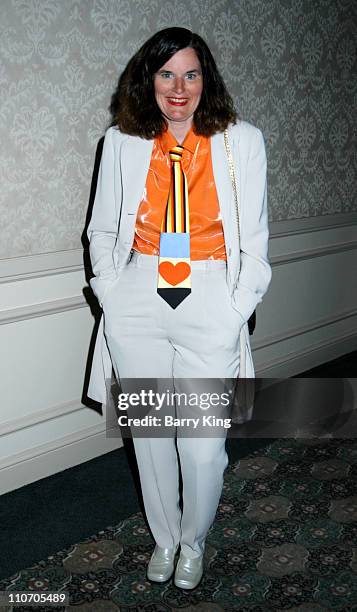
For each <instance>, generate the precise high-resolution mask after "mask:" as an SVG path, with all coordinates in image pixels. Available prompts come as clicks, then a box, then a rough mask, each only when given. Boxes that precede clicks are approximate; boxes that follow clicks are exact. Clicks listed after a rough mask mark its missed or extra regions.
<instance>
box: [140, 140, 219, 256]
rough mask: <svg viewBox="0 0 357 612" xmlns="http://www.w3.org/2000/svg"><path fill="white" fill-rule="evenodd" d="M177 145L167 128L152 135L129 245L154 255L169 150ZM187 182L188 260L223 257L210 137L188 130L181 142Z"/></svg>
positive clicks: (164, 200) (167, 180) (167, 184)
mask: <svg viewBox="0 0 357 612" xmlns="http://www.w3.org/2000/svg"><path fill="white" fill-rule="evenodd" d="M176 145H177V141H176V139H175V137H174V136H173V135H172V134H171V132H170V131H169V130H167V131H166V132H164V134H162V135H161V136H159V137H158V138H155V140H154V145H153V150H152V155H151V161H150V167H149V172H148V175H147V179H146V185H145V189H144V193H143V196H142V199H141V202H140V205H139V209H138V214H137V218H136V226H135V238H134V244H133V248H134V249H135V251H139V252H140V253H144V254H146V255H158V254H159V243H160V228H161V222H162V219H163V216H164V212H165V207H166V204H167V197H168V193H169V187H170V175H171V161H170V158H169V150H170V149H171V148H172V147H174V146H176ZM181 146H183V147H184V151H183V154H182V167H183V170H184V172H185V174H186V178H187V184H188V197H189V208H190V248H191V259H192V260H205V259H227V256H226V248H225V243H224V236H223V227H222V220H221V211H220V207H219V202H218V197H217V192H216V186H215V183H214V177H213V169H212V159H211V142H210V138H206V137H204V136H197V135H196V134H195V133H194V132H193V130H192V129H191V130H190V131H189V132H188V134H187V136H186V138H185V140H184V142H183V143H182V145H181Z"/></svg>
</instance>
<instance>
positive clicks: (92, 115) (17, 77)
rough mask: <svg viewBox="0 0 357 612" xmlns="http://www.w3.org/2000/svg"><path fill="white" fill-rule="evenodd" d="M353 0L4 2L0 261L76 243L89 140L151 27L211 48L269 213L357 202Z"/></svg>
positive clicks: (90, 157) (325, 209)
mask: <svg viewBox="0 0 357 612" xmlns="http://www.w3.org/2000/svg"><path fill="white" fill-rule="evenodd" d="M356 6H357V5H356V3H355V2H354V0H180V2H179V3H177V4H175V3H173V2H171V1H168V0H167V1H166V0H2V2H1V22H0V94H1V101H0V142H1V145H0V147H1V148H0V180H1V190H0V215H1V228H2V231H1V243H0V244H1V246H0V257H16V256H19V255H27V254H31V253H44V252H52V251H56V250H66V249H71V248H77V247H80V246H81V242H80V235H81V232H82V230H83V225H84V220H85V213H86V208H87V204H88V197H89V190H90V180H91V175H92V169H93V163H94V156H95V150H96V144H97V141H98V139H99V138H100V136H101V135H102V134H103V132H104V129H105V127H106V124H107V121H108V118H109V117H108V113H107V108H108V104H109V102H110V96H111V94H112V92H113V89H114V87H115V86H116V82H117V78H118V75H119V73H120V72H121V71H122V70H123V68H124V66H125V64H126V62H127V60H128V59H129V58H130V56H131V55H132V54H133V53H134V52H135V51H136V49H137V48H138V47H139V45H140V44H141V43H143V42H144V40H145V39H147V38H148V37H149V36H150V35H151V34H153V33H154V32H155V31H156V30H158V29H161V28H163V27H167V26H171V25H181V26H186V27H189V28H191V29H193V30H194V31H196V32H198V33H199V34H201V35H202V36H203V37H204V38H205V39H206V40H207V42H208V44H209V45H210V47H211V49H212V51H213V53H214V55H215V57H216V59H217V62H218V64H219V67H220V69H221V70H222V73H223V75H224V77H225V79H226V82H227V85H228V88H229V90H230V91H231V93H232V94H233V96H234V99H235V102H236V106H237V110H238V112H239V114H240V116H241V118H243V119H246V120H247V121H250V122H252V123H254V124H255V125H257V126H258V127H259V128H261V129H262V131H263V133H264V136H265V139H266V145H267V153H268V164H269V206H270V219H271V220H280V219H294V218H297V217H309V216H315V215H324V214H334V213H338V212H348V211H352V210H356V209H357V197H356V195H357V193H356V191H357V189H356V125H355V106H356V99H357V79H356V56H355V51H356V47H357V23H356V21H357V20H356Z"/></svg>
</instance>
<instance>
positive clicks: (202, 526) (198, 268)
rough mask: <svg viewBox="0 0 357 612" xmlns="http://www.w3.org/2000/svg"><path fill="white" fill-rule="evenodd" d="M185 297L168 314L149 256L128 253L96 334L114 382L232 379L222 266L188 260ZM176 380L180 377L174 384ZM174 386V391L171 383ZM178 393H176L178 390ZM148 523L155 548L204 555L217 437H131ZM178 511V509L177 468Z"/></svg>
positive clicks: (221, 445)
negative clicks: (105, 350) (188, 281)
mask: <svg viewBox="0 0 357 612" xmlns="http://www.w3.org/2000/svg"><path fill="white" fill-rule="evenodd" d="M191 264H192V277H191V279H192V292H191V294H190V295H189V296H188V297H187V298H186V299H185V300H184V301H183V302H182V303H181V304H180V305H179V306H178V307H177V308H176V309H172V308H171V307H170V306H169V305H168V304H167V303H166V302H165V301H164V300H163V299H162V298H161V297H160V296H159V295H158V294H157V291H156V287H157V274H158V273H157V266H158V258H157V257H156V256H150V255H141V254H138V253H136V252H134V254H133V256H132V258H131V260H130V261H129V262H128V264H127V266H126V267H125V268H124V269H123V270H121V272H120V275H119V276H118V278H117V279H116V280H115V281H114V283H113V285H112V286H111V287H109V289H108V291H107V294H106V296H105V298H104V303H103V310H104V332H105V335H106V339H107V343H108V348H109V352H110V355H111V359H112V362H113V367H114V371H115V373H116V376H117V378H118V379H119V378H120V379H125V378H153V379H161V378H163V379H171V380H175V381H176V384H178V383H179V382H181V383H182V384H183V385H184V381H185V379H187V380H189V379H191V381H192V379H194V378H201V379H202V378H211V379H219V378H221V379H230V378H231V379H235V378H237V376H238V372H239V331H240V325H241V319H240V316H239V314H238V313H237V311H236V310H234V308H233V306H232V305H231V298H230V295H229V291H228V286H227V283H226V263H225V262H224V261H219V260H208V261H192V262H191ZM178 379H183V380H182V381H179V380H178ZM175 386H176V385H175ZM181 390H183V389H182V387H181ZM133 442H134V447H135V453H136V459H137V463H138V469H139V474H140V481H141V487H142V493H143V499H144V505H145V510H146V515H147V519H148V523H149V525H150V528H151V531H152V534H153V536H154V538H155V541H156V543H157V544H158V545H159V546H161V547H163V548H171V547H173V546H175V545H176V544H178V543H181V550H182V552H183V553H184V554H185V555H186V556H187V557H191V558H192V557H196V556H198V555H200V554H201V553H202V552H203V551H204V545H205V538H206V535H207V531H208V529H209V528H210V526H211V525H212V523H213V521H214V517H215V514H216V511H217V506H218V503H219V499H220V496H221V492H222V486H223V473H224V470H225V469H226V467H227V465H228V456H227V453H226V450H225V436H221V437H210V438H204V437H200V438H197V437H177V440H176V443H177V451H176V444H175V439H174V438H173V437H168V438H160V437H156V438H142V437H135V436H133ZM177 452H178V455H179V460H180V467H181V474H182V482H183V512H182V515H181V510H180V507H179V463H178V456H177Z"/></svg>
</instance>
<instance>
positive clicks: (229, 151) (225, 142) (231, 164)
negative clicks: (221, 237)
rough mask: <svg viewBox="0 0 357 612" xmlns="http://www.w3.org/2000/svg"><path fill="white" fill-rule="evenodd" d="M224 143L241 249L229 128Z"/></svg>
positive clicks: (236, 190)
mask: <svg viewBox="0 0 357 612" xmlns="http://www.w3.org/2000/svg"><path fill="white" fill-rule="evenodd" d="M224 144H225V147H226V152H227V158H228V166H229V175H230V177H231V181H232V188H233V194H234V203H235V210H236V218H237V230H238V245H239V249H240V227H239V200H238V189H237V181H236V174H235V172H234V163H233V155H232V150H231V145H230V143H229V138H228V130H227V129H225V130H224Z"/></svg>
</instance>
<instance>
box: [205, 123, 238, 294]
mask: <svg viewBox="0 0 357 612" xmlns="http://www.w3.org/2000/svg"><path fill="white" fill-rule="evenodd" d="M234 132H235V133H234V136H235V141H236V142H235V143H233V130H231V129H228V135H229V138H230V144H231V149H232V151H233V150H234V148H236V147H234V146H233V145H234V144H235V145H238V140H239V135H240V130H236V129H235V130H234ZM211 156H212V167H213V176H214V180H215V184H216V190H217V196H218V200H219V205H220V210H221V215H222V226H223V233H224V240H225V245H226V251H227V266H228V277H229V280H230V284H231V286H233V283H234V279H235V276H236V272H237V262H238V259H239V254H238V253H235V245H236V243H237V240H236V238H235V236H236V231H237V230H236V225H237V221H236V218H235V214H234V212H233V211H234V210H235V207H234V193H233V188H232V182H231V177H230V174H229V165H228V158H227V152H226V147H225V144H224V136H223V133H218V134H215V135H214V136H212V138H211Z"/></svg>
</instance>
